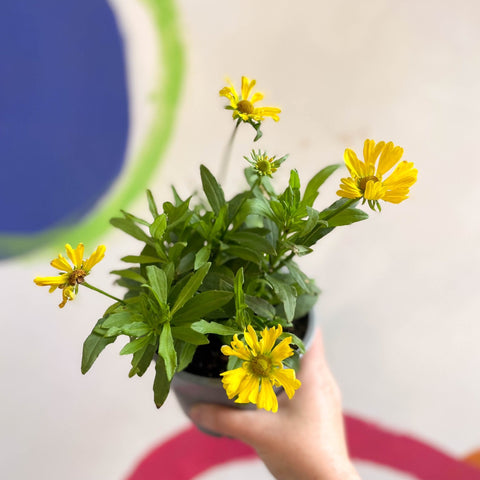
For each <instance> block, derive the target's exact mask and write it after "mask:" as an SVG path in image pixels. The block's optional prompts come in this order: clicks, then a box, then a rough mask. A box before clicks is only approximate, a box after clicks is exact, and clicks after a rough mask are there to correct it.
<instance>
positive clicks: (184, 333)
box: [172, 325, 209, 345]
mask: <svg viewBox="0 0 480 480" xmlns="http://www.w3.org/2000/svg"><path fill="white" fill-rule="evenodd" d="M172 335H173V338H178V339H179V340H183V341H184V342H187V343H192V344H193V345H206V344H207V343H209V342H208V338H207V337H206V336H205V335H203V333H199V332H197V331H195V330H193V329H192V328H191V327H189V326H186V325H185V326H182V327H172Z"/></svg>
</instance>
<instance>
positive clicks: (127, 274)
mask: <svg viewBox="0 0 480 480" xmlns="http://www.w3.org/2000/svg"><path fill="white" fill-rule="evenodd" d="M110 273H113V274H114V275H119V276H120V277H122V278H128V279H129V280H134V281H135V282H139V283H145V278H143V277H142V275H140V273H138V272H136V271H135V270H132V269H131V268H126V269H124V270H112V271H111V272H110Z"/></svg>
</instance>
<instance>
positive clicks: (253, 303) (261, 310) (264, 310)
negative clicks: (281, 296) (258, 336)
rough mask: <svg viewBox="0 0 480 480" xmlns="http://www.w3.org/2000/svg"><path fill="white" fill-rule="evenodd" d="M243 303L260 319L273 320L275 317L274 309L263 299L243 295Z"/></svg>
mask: <svg viewBox="0 0 480 480" xmlns="http://www.w3.org/2000/svg"><path fill="white" fill-rule="evenodd" d="M245 302H246V304H247V305H248V307H249V308H251V309H252V310H253V311H254V312H255V314H256V315H258V316H260V317H264V318H267V319H273V317H274V316H275V308H274V307H273V305H271V304H270V303H269V302H267V301H266V300H264V299H263V298H259V297H253V296H252V295H245Z"/></svg>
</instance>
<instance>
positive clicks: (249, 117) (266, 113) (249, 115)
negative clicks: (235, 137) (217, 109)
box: [219, 77, 281, 123]
mask: <svg viewBox="0 0 480 480" xmlns="http://www.w3.org/2000/svg"><path fill="white" fill-rule="evenodd" d="M228 83H229V84H230V86H227V87H223V88H222V89H221V90H220V92H219V94H220V96H222V97H226V98H228V99H229V100H230V105H229V106H227V107H225V108H227V109H229V110H233V115H232V116H233V118H234V119H241V120H243V121H244V122H247V123H251V122H256V123H259V122H261V121H263V120H264V119H265V117H270V118H273V119H274V120H275V121H276V122H278V120H280V117H279V116H278V114H279V113H280V112H281V110H280V109H279V108H275V107H255V103H257V102H258V101H260V100H262V99H263V93H260V92H256V93H254V94H253V95H252V96H251V97H250V95H251V94H252V90H253V87H254V86H255V84H256V83H257V82H256V80H250V79H249V78H247V77H242V88H241V92H240V95H239V94H238V93H237V90H235V87H234V86H233V84H232V82H231V81H230V80H228Z"/></svg>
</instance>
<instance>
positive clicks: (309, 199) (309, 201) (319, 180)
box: [302, 164, 341, 207]
mask: <svg viewBox="0 0 480 480" xmlns="http://www.w3.org/2000/svg"><path fill="white" fill-rule="evenodd" d="M340 166H341V165H340V164H336V165H330V166H328V167H325V168H324V169H322V170H320V171H319V172H318V173H317V174H316V175H315V176H314V177H313V178H312V179H311V180H310V181H309V182H308V184H307V188H306V189H305V193H304V194H303V199H302V203H303V204H304V205H307V206H309V207H311V206H312V205H313V202H315V199H316V198H317V196H318V189H319V188H320V187H321V186H322V185H323V183H324V182H325V180H326V179H327V178H328V177H329V176H330V175H331V174H332V173H333V172H334V171H335V170H337V169H338V168H339V167H340Z"/></svg>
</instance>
